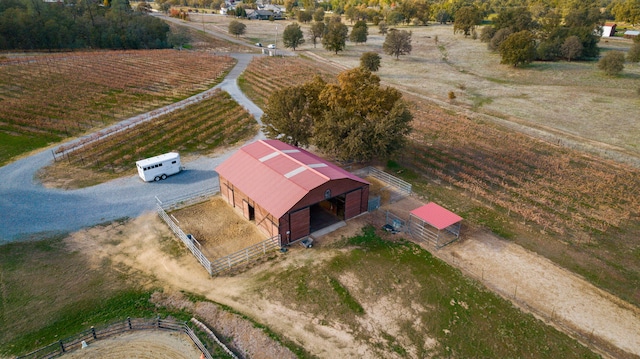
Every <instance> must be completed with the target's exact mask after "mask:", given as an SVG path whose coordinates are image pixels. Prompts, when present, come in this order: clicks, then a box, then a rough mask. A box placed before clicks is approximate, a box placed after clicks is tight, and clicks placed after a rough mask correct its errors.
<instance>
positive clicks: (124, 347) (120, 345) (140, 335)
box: [61, 330, 202, 359]
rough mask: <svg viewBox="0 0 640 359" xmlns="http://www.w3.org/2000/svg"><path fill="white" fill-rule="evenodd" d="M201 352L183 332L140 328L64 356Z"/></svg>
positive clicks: (193, 355) (137, 358)
mask: <svg viewBox="0 0 640 359" xmlns="http://www.w3.org/2000/svg"><path fill="white" fill-rule="evenodd" d="M201 354H202V353H201V352H200V350H198V348H197V347H196V346H195V345H194V344H193V341H191V339H190V338H189V337H188V336H187V335H186V334H184V333H176V332H166V331H155V330H154V331H151V330H146V331H139V332H135V333H131V334H124V335H118V336H115V337H111V338H109V339H105V340H98V341H95V342H92V343H90V344H89V345H88V346H87V347H86V348H83V349H77V350H75V351H73V352H70V353H68V354H65V355H62V356H61V358H64V359H80V358H85V359H111V358H113V359H116V358H131V359H197V358H200V355H201Z"/></svg>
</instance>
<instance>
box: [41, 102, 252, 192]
mask: <svg viewBox="0 0 640 359" xmlns="http://www.w3.org/2000/svg"><path fill="white" fill-rule="evenodd" d="M256 131H257V124H256V122H255V120H254V118H253V117H252V116H251V114H250V113H248V112H247V111H246V110H245V109H244V108H242V107H241V106H240V105H238V103H237V102H235V101H234V100H233V99H232V98H231V96H229V94H228V93H226V92H223V91H218V92H217V93H216V94H215V95H213V96H212V97H210V98H208V99H206V100H204V101H201V102H199V103H197V104H194V105H190V106H188V107H186V108H184V109H182V110H178V111H174V112H171V113H169V114H167V115H163V116H160V117H158V118H156V119H154V120H151V121H148V122H144V123H142V124H139V125H137V126H135V127H134V128H132V129H128V130H126V131H122V132H118V133H116V134H114V135H111V136H108V137H104V138H102V139H100V140H97V141H94V142H91V143H90V144H87V145H85V146H83V147H81V148H79V149H77V150H75V151H73V152H69V153H67V154H65V156H64V158H63V159H62V160H60V161H59V162H57V163H55V164H54V165H52V166H50V167H49V168H46V169H45V170H44V171H42V172H41V173H40V174H39V176H40V178H41V180H42V181H43V182H44V183H46V184H49V185H52V186H57V187H64V188H77V187H83V186H87V185H92V184H95V183H96V182H99V181H104V180H106V179H111V178H115V177H120V176H122V175H123V174H133V173H135V171H136V168H135V166H134V165H133V163H134V162H135V161H137V160H140V159H143V158H147V157H151V156H155V155H157V154H159V153H166V152H171V151H178V152H183V153H185V154H186V153H209V152H212V151H214V150H215V149H217V148H219V147H220V146H225V145H233V144H235V143H237V142H238V141H240V140H242V139H246V138H248V137H250V136H252V135H254V134H255V133H256ZM69 171H73V172H76V173H80V172H82V173H84V175H83V176H70V175H69Z"/></svg>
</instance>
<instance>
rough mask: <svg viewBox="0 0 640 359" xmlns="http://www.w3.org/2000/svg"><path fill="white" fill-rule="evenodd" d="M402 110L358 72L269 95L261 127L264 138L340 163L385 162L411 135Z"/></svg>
mask: <svg viewBox="0 0 640 359" xmlns="http://www.w3.org/2000/svg"><path fill="white" fill-rule="evenodd" d="M412 119H413V117H412V115H411V112H410V111H409V108H408V104H407V102H406V101H404V100H403V98H402V94H401V93H400V92H399V91H398V90H396V89H394V88H391V87H386V88H382V87H381V86H380V78H379V77H378V76H376V75H374V74H372V73H371V72H370V71H369V70H367V69H365V68H362V67H359V68H355V69H351V70H347V71H345V72H342V73H341V74H340V75H338V83H337V84H329V83H326V82H325V81H323V80H322V79H321V78H320V77H316V78H315V79H314V80H312V81H310V82H308V83H305V84H304V85H300V86H292V87H286V88H283V89H281V90H278V91H275V92H274V93H273V94H272V95H271V97H270V98H269V102H268V104H267V106H266V108H265V112H264V115H263V117H262V121H263V123H264V131H265V134H266V135H267V136H268V137H269V138H277V139H280V140H282V141H284V142H287V143H290V144H292V145H295V146H309V145H311V144H313V145H315V146H317V147H318V148H320V149H321V150H324V151H326V152H327V153H329V154H331V155H333V156H335V157H336V158H338V159H341V160H355V161H367V160H371V159H374V158H380V159H385V158H388V156H390V155H391V154H393V153H394V152H396V151H398V150H400V149H401V148H402V147H403V146H404V144H405V141H406V136H407V134H409V133H410V132H411V120H412Z"/></svg>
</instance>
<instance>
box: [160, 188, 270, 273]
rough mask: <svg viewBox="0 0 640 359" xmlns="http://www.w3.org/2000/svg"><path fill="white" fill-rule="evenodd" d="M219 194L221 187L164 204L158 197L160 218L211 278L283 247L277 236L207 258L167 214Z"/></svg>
mask: <svg viewBox="0 0 640 359" xmlns="http://www.w3.org/2000/svg"><path fill="white" fill-rule="evenodd" d="M219 192H220V186H219V185H218V186H216V187H215V188H211V189H207V190H204V191H200V192H196V193H192V194H190V195H187V196H183V197H180V198H175V199H172V200H170V201H164V202H163V201H161V200H160V199H158V197H156V200H157V203H156V211H157V212H158V215H159V216H160V218H162V220H164V221H165V223H166V224H167V225H168V226H169V228H170V229H171V231H173V233H174V234H175V235H176V237H178V238H179V239H180V240H181V241H182V243H183V244H184V245H185V246H186V247H187V248H188V249H189V251H191V253H192V254H193V255H194V257H196V259H197V260H198V262H200V264H201V265H202V266H203V267H204V269H205V270H206V271H207V272H208V273H209V275H211V276H214V275H216V274H219V273H222V272H224V271H228V270H231V269H233V268H234V267H237V266H240V265H243V264H247V263H249V262H251V261H253V260H255V259H257V258H259V257H262V256H264V255H266V254H267V253H269V252H272V251H275V250H279V249H280V247H281V244H280V235H277V236H274V237H271V238H268V239H266V240H264V241H262V242H259V243H256V244H254V245H252V246H249V247H246V248H244V249H241V250H239V251H237V252H235V253H232V254H229V255H227V256H224V257H221V258H217V259H214V260H210V259H209V258H207V256H206V255H205V254H204V253H202V250H201V248H202V246H201V245H200V243H199V242H198V240H197V239H196V238H195V237H193V236H192V235H190V234H185V233H184V231H183V230H182V229H181V228H180V226H179V225H178V224H177V223H176V222H177V221H174V218H173V217H172V216H170V215H168V214H167V211H168V210H176V209H180V208H183V207H186V206H190V205H192V204H197V203H201V202H204V201H206V200H207V199H209V198H211V197H212V196H214V195H216V194H218V193H219Z"/></svg>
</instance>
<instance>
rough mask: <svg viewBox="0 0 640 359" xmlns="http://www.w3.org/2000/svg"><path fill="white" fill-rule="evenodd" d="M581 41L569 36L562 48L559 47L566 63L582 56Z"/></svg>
mask: <svg viewBox="0 0 640 359" xmlns="http://www.w3.org/2000/svg"><path fill="white" fill-rule="evenodd" d="M582 49H583V47H582V41H580V39H579V38H578V37H577V36H569V37H567V38H566V39H565V40H564V43H562V46H561V47H560V53H562V56H564V58H565V59H567V61H569V62H570V61H571V59H575V58H577V57H580V55H582Z"/></svg>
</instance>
